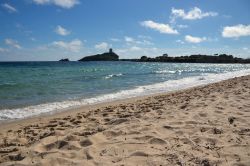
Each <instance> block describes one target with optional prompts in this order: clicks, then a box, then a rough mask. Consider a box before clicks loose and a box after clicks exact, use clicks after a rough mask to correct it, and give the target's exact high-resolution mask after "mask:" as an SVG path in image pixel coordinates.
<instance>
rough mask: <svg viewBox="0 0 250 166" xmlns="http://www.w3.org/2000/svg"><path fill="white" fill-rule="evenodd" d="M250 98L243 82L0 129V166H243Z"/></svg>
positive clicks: (248, 79) (249, 83)
mask: <svg viewBox="0 0 250 166" xmlns="http://www.w3.org/2000/svg"><path fill="white" fill-rule="evenodd" d="M249 92H250V75H247V76H241V77H235V78H231V79H227V80H223V81H220V82H216V83H210V84H207V85H200V86H195V87H191V88H188V89H182V90H176V91H171V92H165V93H160V94H154V95H148V96H143V97H134V98H130V99H122V100H118V101H112V102H106V103H100V104H95V105H89V106H83V107H80V108H75V109H71V110H67V111H64V112H58V113H55V114H53V115H42V116H38V117H31V118H27V119H22V120H18V121H14V122H9V123H4V124H0V125H1V129H0V138H1V139H0V140H1V141H0V165H1V162H2V163H3V164H4V163H5V164H6V165H8V164H11V163H12V164H13V162H17V163H20V164H24V165H35V164H41V165H46V164H48V163H54V164H60V163H61V164H63V165H64V164H65V165H67V164H69V163H74V164H73V165H80V163H81V164H82V163H84V164H86V165H95V163H102V161H103V163H105V164H114V163H117V164H125V165H134V164H141V165H150V163H151V164H163V165H164V164H178V162H181V163H183V164H185V163H187V164H194V165H196V164H197V165H198V164H202V163H203V164H204V163H210V164H211V165H212V164H218V165H231V164H243V165H244V164H247V163H248V162H250V160H249V156H250V153H248V152H249V150H250V145H249V144H250V138H249V136H250V133H249V131H250V128H249V127H247V126H250V123H249V119H250V111H249V108H250V101H249V100H248V99H249V97H250V95H249V94H250V93H249ZM4 140H5V141H4ZM239 140H240V141H239ZM79 143H80V144H79ZM135 145H136V146H135ZM177 145H178V146H177ZM152 147H153V148H152ZM105 149H106V150H105ZM112 149H113V150H112ZM114 149H115V150H114ZM121 149H123V150H121ZM232 149H234V150H232ZM103 150H105V151H106V152H105V153H104V152H103ZM79 152H80V153H79ZM30 153H31V154H32V155H33V157H32V156H30ZM27 154H28V155H27ZM73 154H74V155H73ZM100 154H102V155H100ZM107 154H109V155H107ZM116 154H117V155H116ZM163 154H165V155H163ZM166 154H168V155H167V156H166ZM72 155H73V156H72ZM173 155H174V156H173ZM175 155H176V156H175ZM63 156H64V157H63ZM178 156H179V157H178ZM204 156H205V157H204ZM32 158H35V159H36V160H35V161H31V160H32ZM63 158H64V159H63ZM163 158H168V159H169V160H163ZM33 162H34V163H33Z"/></svg>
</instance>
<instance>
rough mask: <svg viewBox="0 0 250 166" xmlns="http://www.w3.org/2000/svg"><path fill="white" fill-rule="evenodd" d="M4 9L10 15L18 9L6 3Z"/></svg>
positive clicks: (3, 5)
mask: <svg viewBox="0 0 250 166" xmlns="http://www.w3.org/2000/svg"><path fill="white" fill-rule="evenodd" d="M2 7H3V8H5V9H6V10H7V11H8V12H9V13H16V12H17V9H16V8H15V7H13V6H11V5H10V4H7V3H4V4H2Z"/></svg>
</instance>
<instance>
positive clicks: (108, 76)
mask: <svg viewBox="0 0 250 166" xmlns="http://www.w3.org/2000/svg"><path fill="white" fill-rule="evenodd" d="M120 76H123V74H122V73H119V74H109V75H107V76H105V77H104V78H105V79H110V78H112V77H120Z"/></svg>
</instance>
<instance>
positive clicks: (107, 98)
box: [0, 69, 250, 125]
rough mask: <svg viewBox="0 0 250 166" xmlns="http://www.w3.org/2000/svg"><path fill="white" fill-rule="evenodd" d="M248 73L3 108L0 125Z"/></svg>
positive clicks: (222, 74)
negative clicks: (21, 106)
mask: <svg viewBox="0 0 250 166" xmlns="http://www.w3.org/2000/svg"><path fill="white" fill-rule="evenodd" d="M249 74H250V70H249V69H246V70H239V71H234V72H226V73H218V74H207V75H205V76H203V75H200V76H191V77H184V78H181V79H176V80H167V81H163V82H159V83H154V84H150V85H142V86H138V87H135V88H133V89H127V90H121V91H118V92H114V93H107V94H103V95H98V96H95V97H91V98H86V99H79V100H64V101H58V102H52V103H49V102H48V103H44V104H38V105H30V106H26V107H23V108H14V109H3V110H2V114H3V117H4V116H5V118H10V119H6V120H0V125H1V124H6V123H11V122H14V121H20V120H25V119H30V118H36V117H43V116H46V115H48V116H51V115H53V114H60V113H63V112H67V111H70V110H75V109H84V108H85V107H86V108H88V107H94V106H95V105H103V104H104V105H105V103H113V102H117V101H123V100H129V99H131V98H133V99H136V98H141V97H142V98H144V97H147V96H151V95H159V94H165V93H171V92H175V91H179V90H185V89H189V88H192V87H197V86H204V85H208V84H211V83H216V82H220V81H223V80H227V79H231V78H234V77H240V76H245V75H249ZM186 82H187V83H186ZM162 91H163V92H162ZM14 115H16V116H17V117H16V119H13V117H14ZM3 117H2V118H3Z"/></svg>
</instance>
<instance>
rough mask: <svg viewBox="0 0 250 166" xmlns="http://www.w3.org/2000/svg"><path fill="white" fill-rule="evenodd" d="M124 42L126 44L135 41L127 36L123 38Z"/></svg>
mask: <svg viewBox="0 0 250 166" xmlns="http://www.w3.org/2000/svg"><path fill="white" fill-rule="evenodd" d="M124 40H125V41H126V42H134V41H135V39H134V38H132V37H128V36H125V37H124Z"/></svg>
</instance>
